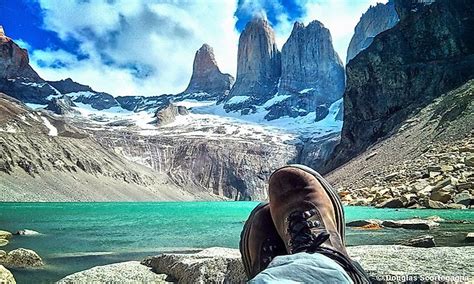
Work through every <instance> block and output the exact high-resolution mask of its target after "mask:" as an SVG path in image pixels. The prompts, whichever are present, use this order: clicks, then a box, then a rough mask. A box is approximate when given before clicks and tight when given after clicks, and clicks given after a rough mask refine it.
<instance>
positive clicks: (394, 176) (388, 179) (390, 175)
mask: <svg viewBox="0 0 474 284" xmlns="http://www.w3.org/2000/svg"><path fill="white" fill-rule="evenodd" d="M398 175H399V173H398V172H396V173H391V174H389V175H386V176H385V177H384V178H383V179H384V180H386V181H390V180H393V179H395V178H396V177H398Z"/></svg>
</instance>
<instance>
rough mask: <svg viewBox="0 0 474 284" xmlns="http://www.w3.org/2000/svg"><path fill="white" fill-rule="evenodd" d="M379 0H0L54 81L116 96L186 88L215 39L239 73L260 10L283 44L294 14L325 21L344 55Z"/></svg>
mask: <svg viewBox="0 0 474 284" xmlns="http://www.w3.org/2000/svg"><path fill="white" fill-rule="evenodd" d="M376 2H384V1H376V0H355V1H354V0H278V1H277V0H274V1H272V0H207V1H205V0H193V1H190V0H176V1H167V0H134V1H129V0H77V1H75V0H61V1H58V0H15V1H11V0H0V11H1V12H0V25H3V26H4V28H5V31H6V33H7V35H8V36H9V37H11V38H13V39H14V40H15V41H16V42H17V43H19V44H20V45H21V46H23V47H25V48H27V49H28V50H29V54H30V61H31V64H32V66H33V67H34V68H35V69H36V70H37V71H38V73H39V74H40V75H41V76H42V77H44V78H45V79H49V80H58V79H62V78H67V77H71V78H72V79H74V80H76V81H78V82H80V83H84V84H89V85H91V86H92V87H93V88H94V89H96V90H99V91H106V92H109V93H112V94H113V95H158V94H163V93H177V92H179V91H182V90H184V88H185V87H186V84H187V82H188V80H189V77H190V75H191V70H192V60H193V57H194V53H195V51H196V50H197V49H198V48H199V47H200V46H201V45H202V44H203V43H208V44H210V45H211V46H212V47H213V48H214V50H215V54H216V58H217V62H218V64H219V66H220V68H221V70H222V71H224V72H227V73H231V74H235V70H236V61H237V58H236V57H237V43H238V36H239V33H240V32H241V31H242V30H243V28H244V27H245V24H246V23H247V21H248V20H249V19H251V18H252V17H253V16H254V15H262V16H265V17H266V18H267V19H268V20H269V21H270V23H271V24H272V26H273V28H274V30H275V33H276V38H277V43H278V45H279V48H280V49H281V46H282V45H283V43H284V42H285V40H286V39H287V37H288V35H289V34H290V32H291V28H292V26H293V22H294V21H302V22H304V23H306V24H307V23H308V22H310V21H311V20H315V19H317V20H319V21H321V22H322V23H323V24H324V25H325V26H326V27H328V28H329V29H330V31H331V34H332V37H333V43H334V46H335V48H336V51H337V52H338V53H339V55H340V57H341V59H342V60H343V61H345V55H346V54H345V53H346V49H347V45H348V43H349V41H350V38H351V36H352V33H353V30H354V27H355V25H356V24H357V21H358V19H359V18H360V16H361V15H362V13H363V12H365V11H366V10H367V9H368V7H369V6H370V5H374V4H375V3H376Z"/></svg>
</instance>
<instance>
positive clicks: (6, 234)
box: [0, 231, 12, 240]
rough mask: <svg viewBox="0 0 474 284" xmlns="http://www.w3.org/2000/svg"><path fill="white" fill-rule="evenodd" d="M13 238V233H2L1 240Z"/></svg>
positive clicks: (0, 234) (0, 232)
mask: <svg viewBox="0 0 474 284" xmlns="http://www.w3.org/2000/svg"><path fill="white" fill-rule="evenodd" d="M11 237H12V233H10V232H7V231H0V239H7V240H8V239H9V238H11Z"/></svg>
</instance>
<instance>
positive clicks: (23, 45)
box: [13, 38, 31, 50]
mask: <svg viewBox="0 0 474 284" xmlns="http://www.w3.org/2000/svg"><path fill="white" fill-rule="evenodd" d="M13 41H14V42H15V43H16V44H18V46H19V47H21V48H24V49H27V50H30V49H31V45H30V44H29V43H27V42H26V41H24V40H22V39H21V38H20V39H14V40H13Z"/></svg>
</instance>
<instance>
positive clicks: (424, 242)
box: [401, 235, 436, 248]
mask: <svg viewBox="0 0 474 284" xmlns="http://www.w3.org/2000/svg"><path fill="white" fill-rule="evenodd" d="M401 244H402V245H404V246H410V247H419V248H432V247H435V246H436V243H435V241H434V237H433V236H431V235H424V236H421V237H417V238H414V239H410V240H408V241H404V242H402V243H401Z"/></svg>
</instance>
